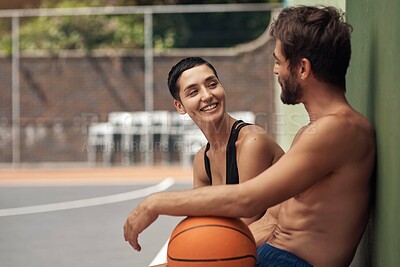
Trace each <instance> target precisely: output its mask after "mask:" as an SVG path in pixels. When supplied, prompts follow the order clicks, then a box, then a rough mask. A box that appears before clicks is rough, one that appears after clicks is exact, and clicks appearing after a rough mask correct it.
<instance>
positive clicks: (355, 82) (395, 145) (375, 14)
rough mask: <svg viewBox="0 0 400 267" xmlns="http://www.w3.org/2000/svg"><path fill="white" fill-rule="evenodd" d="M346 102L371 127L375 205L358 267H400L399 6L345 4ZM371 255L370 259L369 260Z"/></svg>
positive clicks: (394, 0) (388, 1) (386, 0)
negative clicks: (348, 36)
mask: <svg viewBox="0 0 400 267" xmlns="http://www.w3.org/2000/svg"><path fill="white" fill-rule="evenodd" d="M346 12H347V20H348V22H350V23H351V24H352V25H353V27H354V32H353V35H352V48H353V54H352V60H351V62H350V69H349V72H348V75H347V78H348V79H347V81H348V83H347V88H348V93H347V96H348V99H349V101H350V103H351V104H352V105H353V106H354V107H355V108H356V109H357V110H359V111H360V112H362V113H363V114H365V115H366V116H367V117H368V118H369V119H370V120H371V122H372V123H373V124H374V126H375V128H376V137H377V151H378V159H377V175H376V201H375V208H374V211H373V216H372V219H371V224H370V227H369V230H370V232H367V237H366V238H365V239H364V240H363V244H362V245H361V246H360V247H362V248H363V251H362V252H361V254H362V260H364V263H363V264H361V265H360V266H378V267H380V266H384V267H392V266H393V267H398V266H400V233H399V227H400V177H399V176H400V105H399V102H400V90H399V86H400V56H399V55H400V49H399V48H400V15H399V14H400V1H398V0H383V1H372V0H364V1H361V0H359V1H355V0H351V1H347V5H346ZM369 256H371V258H370V257H369Z"/></svg>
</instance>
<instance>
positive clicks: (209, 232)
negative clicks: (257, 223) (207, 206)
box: [167, 217, 257, 267]
mask: <svg viewBox="0 0 400 267" xmlns="http://www.w3.org/2000/svg"><path fill="white" fill-rule="evenodd" d="M256 255H257V248H256V244H255V241H254V237H253V235H252V233H251V232H250V229H249V228H248V227H247V225H246V224H245V223H244V222H243V221H242V220H240V219H234V218H224V217H187V218H185V219H184V220H182V221H181V222H180V223H179V224H178V225H177V226H176V227H175V229H174V230H173V231H172V234H171V237H170V240H169V243H168V250H167V262H168V267H192V266H193V267H194V266H197V267H254V266H255V264H256Z"/></svg>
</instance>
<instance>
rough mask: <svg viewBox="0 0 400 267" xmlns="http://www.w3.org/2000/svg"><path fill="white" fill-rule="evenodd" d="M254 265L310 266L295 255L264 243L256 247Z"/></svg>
mask: <svg viewBox="0 0 400 267" xmlns="http://www.w3.org/2000/svg"><path fill="white" fill-rule="evenodd" d="M256 267H312V265H311V264H309V263H308V262H306V261H305V260H303V259H301V258H299V257H297V256H296V255H294V254H292V253H290V252H287V251H285V250H282V249H279V248H276V247H274V246H271V245H270V244H268V243H265V244H264V245H262V246H261V247H259V248H258V249H257V265H256Z"/></svg>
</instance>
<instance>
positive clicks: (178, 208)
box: [146, 185, 257, 217]
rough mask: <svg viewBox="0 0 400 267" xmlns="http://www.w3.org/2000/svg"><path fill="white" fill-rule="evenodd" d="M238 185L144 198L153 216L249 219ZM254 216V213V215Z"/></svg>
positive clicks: (249, 214)
mask: <svg viewBox="0 0 400 267" xmlns="http://www.w3.org/2000/svg"><path fill="white" fill-rule="evenodd" d="M240 192H241V190H240V188H239V186H238V185H223V186H212V187H202V188H197V189H193V190H186V191H177V192H162V193H157V194H154V195H151V196H149V197H148V198H147V199H146V204H147V206H148V208H149V209H150V210H151V211H152V212H154V213H155V214H156V215H171V216H226V217H251V216H254V214H256V213H257V211H254V212H253V211H251V210H249V208H248V205H247V204H246V201H247V200H246V196H241V193H240ZM253 213H254V214H253Z"/></svg>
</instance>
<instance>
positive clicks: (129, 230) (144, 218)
mask: <svg viewBox="0 0 400 267" xmlns="http://www.w3.org/2000/svg"><path fill="white" fill-rule="evenodd" d="M157 217H158V215H156V214H154V213H152V212H151V210H150V209H149V208H148V206H147V205H146V199H145V200H144V201H143V202H142V203H140V204H139V205H138V206H137V207H136V208H135V209H133V210H132V211H131V212H130V213H129V215H128V218H127V219H126V222H125V225H124V237H125V241H128V242H129V244H130V245H131V246H132V247H133V248H134V249H135V250H137V251H140V250H141V247H140V245H139V242H138V236H139V234H140V233H141V232H143V230H144V229H146V228H147V227H148V226H149V225H150V224H152V223H153V222H154V221H155V220H156V219H157Z"/></svg>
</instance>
